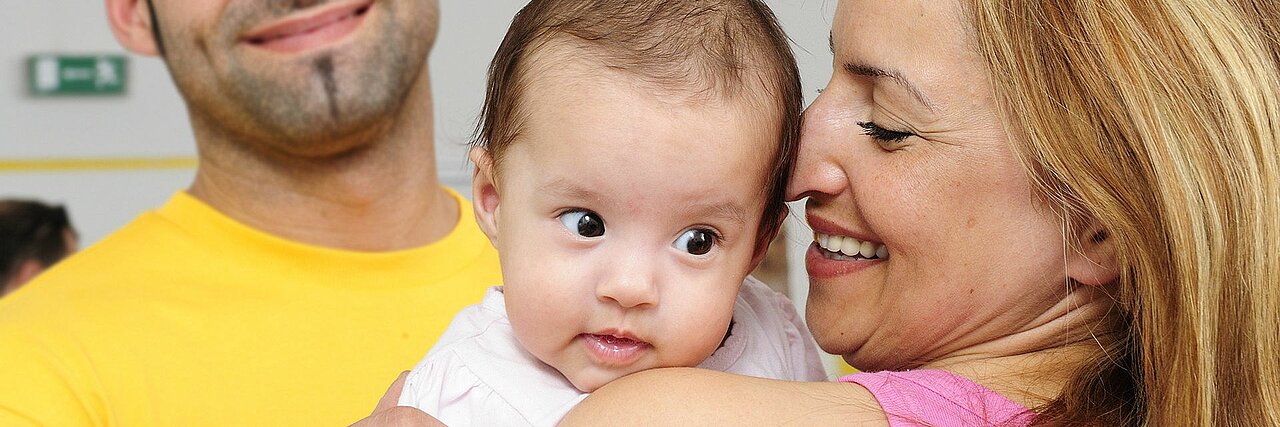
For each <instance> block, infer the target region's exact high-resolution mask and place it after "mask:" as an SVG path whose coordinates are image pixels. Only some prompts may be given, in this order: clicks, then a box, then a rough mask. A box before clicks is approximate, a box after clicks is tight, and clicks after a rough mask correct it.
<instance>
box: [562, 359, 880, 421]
mask: <svg viewBox="0 0 1280 427" xmlns="http://www.w3.org/2000/svg"><path fill="white" fill-rule="evenodd" d="M601 420H608V423H609V424H611V425H612V424H621V425H665V424H688V422H689V421H691V420H697V421H698V422H700V423H709V424H711V425H721V424H725V425H777V424H780V423H788V424H800V425H810V424H813V425H819V424H839V425H866V426H886V425H888V421H886V419H885V415H884V412H883V411H882V410H881V409H880V405H879V404H878V403H877V402H876V400H875V398H874V397H873V396H872V395H871V393H870V392H869V391H867V389H865V388H863V387H862V386H860V385H857V384H848V383H835V382H798V381H783V380H773V379H765V378H755V377H747V376H741V375H734V374H727V373H724V372H717V371H710V370H705V369H695V368H665V369H653V370H649V371H644V372H639V373H635V374H632V375H628V376H626V377H623V378H621V379H619V380H617V381H614V382H612V383H609V384H608V385H606V386H604V387H602V388H600V389H599V390H596V392H595V393H592V394H591V396H589V397H588V398H587V399H586V400H585V401H583V402H582V403H581V404H579V405H578V406H577V407H576V408H574V410H573V411H572V412H570V413H569V415H568V416H566V417H565V418H564V420H563V421H562V422H561V425H566V426H574V425H598V424H600V421H601Z"/></svg>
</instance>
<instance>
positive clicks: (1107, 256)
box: [1067, 221, 1120, 286]
mask: <svg viewBox="0 0 1280 427" xmlns="http://www.w3.org/2000/svg"><path fill="white" fill-rule="evenodd" d="M1083 231H1084V232H1083V233H1081V234H1080V236H1079V238H1078V240H1079V242H1080V243H1079V245H1078V246H1077V248H1076V249H1075V250H1072V251H1071V252H1070V253H1068V254H1067V277H1070V278H1071V279H1073V280H1075V281H1076V282H1079V283H1080V284H1083V285H1086V286H1102V285H1106V284H1109V283H1111V282H1114V281H1116V279H1117V278H1119V277H1120V270H1119V268H1118V267H1117V263H1116V244H1115V240H1116V239H1115V237H1114V236H1112V235H1111V232H1109V231H1107V229H1106V228H1105V227H1103V226H1102V225H1101V224H1098V223H1097V221H1091V222H1090V223H1089V224H1088V226H1087V227H1085V229H1084V230H1083Z"/></svg>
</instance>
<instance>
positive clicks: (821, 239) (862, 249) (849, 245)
mask: <svg viewBox="0 0 1280 427" xmlns="http://www.w3.org/2000/svg"><path fill="white" fill-rule="evenodd" d="M813 240H814V241H815V242H817V243H818V247H819V248H821V249H822V255H823V256H825V257H827V258H830V259H834V260H839V261H864V260H885V259H889V247H888V246H885V245H884V244H883V243H877V242H872V241H870V240H867V241H862V240H858V239H855V238H853V237H849V236H837V235H830V234H822V233H813Z"/></svg>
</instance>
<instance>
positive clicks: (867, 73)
mask: <svg viewBox="0 0 1280 427" xmlns="http://www.w3.org/2000/svg"><path fill="white" fill-rule="evenodd" d="M827 47H828V48H830V49H831V55H832V56H835V54H836V43H835V37H834V36H833V35H832V34H831V33H828V34H827ZM842 68H844V70H845V71H847V72H849V73H850V74H853V75H857V76H864V77H871V78H877V79H878V78H888V79H889V80H892V81H893V82H894V83H897V84H898V85H899V86H902V88H903V89H906V90H907V92H909V93H911V96H913V97H915V98H916V101H920V103H921V104H923V105H924V106H925V108H928V109H929V112H936V111H937V110H938V109H937V108H936V107H934V106H933V102H931V101H929V98H928V97H925V96H924V92H921V91H920V89H919V88H917V87H916V86H915V85H913V84H911V81H909V80H907V78H906V77H904V76H903V75H902V73H901V72H898V71H897V70H886V69H884V68H880V67H874V66H871V65H867V64H856V63H851V62H846V63H844V64H842Z"/></svg>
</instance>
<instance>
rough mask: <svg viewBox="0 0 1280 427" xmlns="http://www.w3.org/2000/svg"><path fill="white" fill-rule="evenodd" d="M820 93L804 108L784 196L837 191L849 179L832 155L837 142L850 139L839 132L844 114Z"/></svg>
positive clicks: (795, 196)
mask: <svg viewBox="0 0 1280 427" xmlns="http://www.w3.org/2000/svg"><path fill="white" fill-rule="evenodd" d="M824 95H825V94H824ZM824 95H819V96H818V99H816V100H814V101H813V104H810V105H809V108H808V109H806V110H805V112H804V118H803V120H804V122H803V125H802V126H801V129H800V149H799V152H798V153H797V154H796V166H795V169H794V170H793V171H792V172H791V180H790V183H789V184H788V185H787V200H799V199H802V198H805V197H809V196H815V195H835V194H839V193H840V192H841V191H844V188H845V186H846V185H847V183H848V181H849V180H848V177H847V176H845V172H844V170H843V169H842V168H841V167H840V165H839V164H838V163H836V162H834V161H833V159H834V157H833V155H838V154H839V148H840V144H841V142H844V141H845V140H847V139H851V138H849V136H848V135H842V132H841V129H842V121H844V119H845V117H844V116H845V115H847V114H842V113H841V112H840V111H838V110H836V108H838V106H837V105H834V103H832V102H831V101H830V100H829V99H828V98H826V97H825V96H824Z"/></svg>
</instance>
